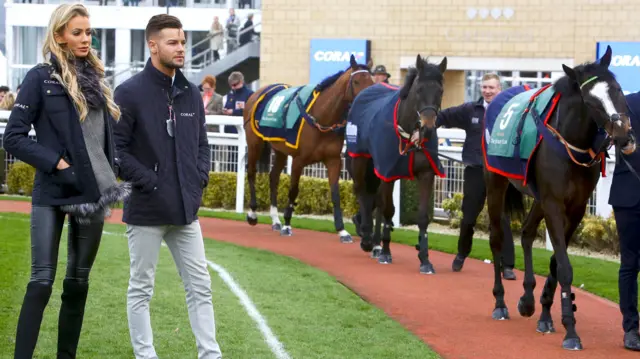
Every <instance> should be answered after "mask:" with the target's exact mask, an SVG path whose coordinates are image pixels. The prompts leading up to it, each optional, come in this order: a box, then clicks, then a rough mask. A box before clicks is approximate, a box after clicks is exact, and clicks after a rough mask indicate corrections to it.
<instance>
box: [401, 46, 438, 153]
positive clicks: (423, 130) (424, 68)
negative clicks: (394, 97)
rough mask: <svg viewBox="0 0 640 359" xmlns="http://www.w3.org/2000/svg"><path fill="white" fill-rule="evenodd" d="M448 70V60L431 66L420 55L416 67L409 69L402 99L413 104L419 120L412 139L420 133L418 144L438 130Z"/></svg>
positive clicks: (402, 91) (402, 90)
mask: <svg viewBox="0 0 640 359" xmlns="http://www.w3.org/2000/svg"><path fill="white" fill-rule="evenodd" d="M446 69H447V58H446V57H445V58H443V59H442V61H441V62H440V64H438V65H436V64H431V63H429V62H427V61H425V60H423V59H422V58H421V57H420V55H418V57H417V58H416V67H415V68H411V69H409V72H408V73H407V77H406V79H405V84H404V86H403V87H402V89H401V90H400V98H401V99H402V100H407V101H409V103H410V104H413V106H414V108H413V109H412V110H415V111H416V114H417V116H418V119H417V121H416V123H415V128H414V131H412V138H413V137H415V136H414V135H415V132H416V131H419V138H418V141H419V142H418V143H421V142H422V139H423V138H429V137H431V132H432V131H434V130H435V128H436V117H437V115H438V113H439V112H440V106H441V104H442V94H443V92H444V72H445V71H446Z"/></svg>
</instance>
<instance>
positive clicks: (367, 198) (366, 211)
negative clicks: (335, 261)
mask: <svg viewBox="0 0 640 359" xmlns="http://www.w3.org/2000/svg"><path fill="white" fill-rule="evenodd" d="M351 169H352V173H353V174H352V175H351V176H352V178H353V192H354V193H355V195H356V197H357V199H358V204H359V206H360V211H359V212H360V231H361V232H362V236H361V237H360V248H361V249H362V250H363V251H365V252H371V251H372V250H373V241H372V238H371V228H372V227H373V225H372V223H371V222H372V221H371V216H372V211H373V203H374V202H373V201H375V199H376V196H375V195H371V194H370V193H368V191H367V183H366V172H367V161H366V160H365V159H363V158H354V159H353V161H352V167H351Z"/></svg>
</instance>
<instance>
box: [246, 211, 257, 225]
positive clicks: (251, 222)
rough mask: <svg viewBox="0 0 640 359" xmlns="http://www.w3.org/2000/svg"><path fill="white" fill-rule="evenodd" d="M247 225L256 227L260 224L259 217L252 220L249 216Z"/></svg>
mask: <svg viewBox="0 0 640 359" xmlns="http://www.w3.org/2000/svg"><path fill="white" fill-rule="evenodd" d="M247 223H249V225H251V226H255V225H256V224H258V217H256V218H251V217H250V216H249V215H248V214H247Z"/></svg>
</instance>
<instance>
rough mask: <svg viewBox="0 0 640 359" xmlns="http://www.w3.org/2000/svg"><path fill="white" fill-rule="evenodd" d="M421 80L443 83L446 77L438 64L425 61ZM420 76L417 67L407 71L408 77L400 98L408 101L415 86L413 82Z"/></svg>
mask: <svg viewBox="0 0 640 359" xmlns="http://www.w3.org/2000/svg"><path fill="white" fill-rule="evenodd" d="M419 75H420V77H421V78H428V79H434V80H436V81H442V80H443V78H444V76H443V75H442V73H441V72H440V68H439V67H438V65H436V64H432V63H429V62H426V61H423V67H422V73H421V74H419ZM417 76H418V69H417V68H415V67H410V68H409V70H408V71H407V75H406V76H405V79H404V84H403V85H402V88H401V89H400V98H401V99H403V100H404V99H406V98H407V96H409V90H411V86H412V85H413V81H414V80H415V79H416V77H417Z"/></svg>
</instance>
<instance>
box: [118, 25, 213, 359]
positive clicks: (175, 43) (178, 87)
mask: <svg viewBox="0 0 640 359" xmlns="http://www.w3.org/2000/svg"><path fill="white" fill-rule="evenodd" d="M146 38H147V43H148V46H149V50H150V53H151V59H150V60H149V61H148V62H147V64H146V66H145V68H144V70H143V71H142V72H140V73H139V74H136V75H135V76H133V77H131V78H130V79H128V80H127V81H125V82H124V83H123V84H122V85H120V86H118V88H116V91H115V101H116V103H117V104H118V105H119V106H120V108H121V110H122V118H121V120H120V122H119V123H118V124H117V125H116V126H115V127H114V138H115V144H116V149H117V156H118V160H117V165H118V167H119V176H120V177H121V178H123V179H125V180H127V181H130V182H131V183H132V184H133V186H134V189H133V192H132V194H131V197H130V198H129V200H127V201H125V204H124V216H123V221H124V222H125V223H127V236H128V241H129V254H130V258H131V262H130V266H131V268H130V279H129V289H128V291H127V317H128V321H129V332H130V336H131V344H132V346H133V352H134V354H135V356H136V358H157V355H156V352H155V349H154V347H153V334H152V331H151V319H150V315H149V301H150V300H151V295H152V293H153V286H154V273H155V268H156V264H157V261H158V255H159V251H160V245H161V243H162V241H163V240H164V241H165V242H166V243H167V246H168V247H169V250H170V251H171V254H172V256H173V258H174V261H175V262H176V265H177V267H178V269H179V274H180V276H181V278H182V281H183V283H184V287H185V291H186V292H187V296H186V299H187V308H188V311H189V320H190V322H191V329H192V331H193V334H194V336H195V338H196V344H197V347H198V358H199V359H204V358H207V359H217V358H220V357H221V354H220V347H219V346H218V343H217V342H216V338H215V323H214V315H213V304H212V300H211V279H210V276H209V271H208V270H207V262H206V258H205V255H204V243H203V240H202V231H201V228H200V223H199V222H198V216H197V213H198V208H199V207H200V202H201V199H202V192H203V189H204V188H205V187H206V185H207V183H208V178H209V177H208V174H209V170H210V150H209V144H208V142H207V133H206V126H205V115H204V104H203V102H202V97H201V96H200V91H198V88H197V86H196V85H194V84H192V83H190V82H189V81H187V79H186V78H185V77H184V75H183V74H182V72H180V70H179V68H181V67H182V66H184V53H185V49H184V44H185V35H184V31H183V30H182V24H181V23H180V20H179V19H178V18H176V17H174V16H170V15H165V14H163V15H156V16H154V17H152V18H151V19H150V20H149V23H148V24H147V28H146ZM185 356H188V355H187V354H186V353H185Z"/></svg>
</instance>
